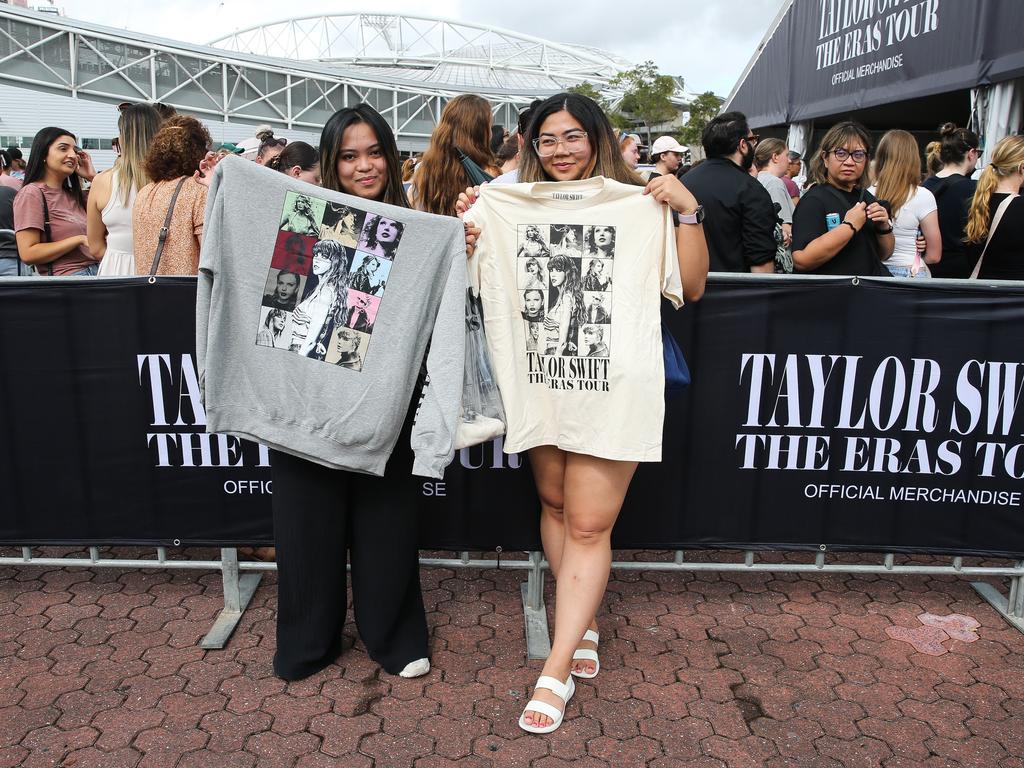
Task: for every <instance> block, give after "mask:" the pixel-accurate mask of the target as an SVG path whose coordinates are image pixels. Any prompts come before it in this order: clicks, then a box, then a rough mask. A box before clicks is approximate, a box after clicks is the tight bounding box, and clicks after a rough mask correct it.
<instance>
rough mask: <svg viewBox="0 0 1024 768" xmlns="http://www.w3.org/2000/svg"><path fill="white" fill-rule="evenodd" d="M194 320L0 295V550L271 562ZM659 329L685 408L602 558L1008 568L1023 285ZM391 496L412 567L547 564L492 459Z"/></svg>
mask: <svg viewBox="0 0 1024 768" xmlns="http://www.w3.org/2000/svg"><path fill="white" fill-rule="evenodd" d="M194 301H195V282H194V280H192V279H189V278H163V279H160V280H158V281H157V282H156V284H154V285H149V284H148V283H147V282H146V281H145V280H141V279H140V280H102V279H95V278H94V279H89V280H72V279H60V280H54V279H38V280H31V279H3V280H0V323H2V327H3V329H4V333H3V337H2V339H3V341H2V346H0V435H2V438H0V542H2V543H7V544H22V543H34V544H44V543H51V544H56V543H66V544H80V543H107V544H114V543H145V544H153V543H157V544H173V543H175V542H180V543H181V544H229V543H250V542H253V543H255V542H264V541H269V540H271V538H272V532H271V530H270V514H269V507H270V505H269V500H270V493H271V491H272V489H271V487H270V483H269V480H270V478H269V470H268V467H267V463H268V461H267V455H266V452H265V450H264V449H262V448H261V447H260V446H256V445H252V444H249V443H244V442H242V441H238V440H236V439H234V438H229V437H225V436H218V435H207V434H206V433H205V430H204V425H203V421H204V416H203V411H202V407H201V405H200V403H199V400H198V382H197V377H196V371H195V366H194V359H193V356H192V351H193V344H194V328H195V326H194ZM666 319H667V320H668V322H669V323H670V326H671V328H672V330H673V332H674V333H675V334H676V337H677V338H678V340H679V342H680V345H681V346H682V348H683V349H684V351H685V352H686V354H687V358H688V360H689V363H690V368H691V371H692V373H693V385H692V386H691V388H690V390H689V392H688V393H687V395H686V396H685V397H683V398H681V399H679V400H675V401H672V402H670V404H669V408H668V412H667V415H666V422H665V440H664V457H663V461H662V462H661V463H660V464H643V465H641V466H640V468H639V470H638V471H637V474H636V478H635V479H634V481H633V484H632V486H631V489H630V493H629V496H628V498H627V500H626V504H625V506H624V508H623V511H622V515H621V517H620V519H619V522H618V524H617V527H616V531H615V542H614V543H615V545H616V546H618V547H652V548H677V547H710V546H714V547H733V546H736V547H773V546H778V547H796V548H801V547H813V548H817V547H819V546H820V545H824V546H825V547H827V548H830V549H836V548H839V549H842V548H849V549H860V550H871V549H876V550H886V551H921V552H943V553H957V554H992V555H1007V556H1017V557H1019V556H1022V554H1024V519H1022V511H1024V499H1022V496H1024V484H1022V483H1021V479H1022V478H1024V435H1022V433H1024V418H1022V416H1021V411H1024V406H1022V404H1021V402H1020V401H1021V395H1022V390H1024V362H1022V361H1024V346H1022V344H1021V340H1022V335H1024V332H1022V331H1021V329H1022V328H1024V290H1022V287H1021V286H1020V285H1017V284H1004V285H1002V286H986V285H979V284H965V283H948V282H944V281H938V280H933V281H917V282H915V283H913V284H911V283H908V282H905V281H896V280H870V281H869V280H850V279H845V278H804V277H794V278H784V277H777V276H766V277H749V278H744V277H729V276H722V275H719V276H712V278H711V279H710V281H709V286H708V291H707V294H706V295H705V297H704V299H703V300H702V301H701V302H700V303H699V304H696V305H693V306H691V307H687V308H686V309H684V310H683V311H682V312H678V313H676V312H670V313H668V314H667V315H666ZM391 461H392V462H394V463H396V466H398V467H410V468H411V465H412V457H411V452H410V451H409V448H408V446H407V445H402V444H400V445H399V447H398V449H397V450H396V452H395V454H394V456H393V457H392V459H391ZM401 482H406V483H407V484H408V493H409V494H410V495H411V496H413V497H414V498H416V499H417V504H418V506H419V509H420V511H421V514H422V520H423V526H422V527H423V537H422V545H423V546H424V547H425V548H440V549H491V548H494V547H496V546H501V547H503V548H504V549H507V550H510V549H516V550H521V549H535V548H537V547H538V546H539V537H538V532H537V516H538V504H537V498H536V494H535V492H534V489H533V483H532V478H531V476H530V472H529V469H528V465H527V462H526V457H525V456H517V455H512V456H508V455H505V454H504V453H503V452H502V450H501V445H500V442H498V443H489V444H487V445H484V446H478V447H476V448H472V449H467V450H464V451H461V452H459V454H457V456H456V460H455V462H454V463H453V464H452V466H451V467H450V468H449V470H448V472H447V474H446V477H445V479H444V481H441V482H434V481H429V480H425V479H423V478H416V477H413V476H411V475H408V476H405V475H404V474H403V480H402V481H401Z"/></svg>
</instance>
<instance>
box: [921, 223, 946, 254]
mask: <svg viewBox="0 0 1024 768" xmlns="http://www.w3.org/2000/svg"><path fill="white" fill-rule="evenodd" d="M921 232H922V233H924V243H925V250H924V263H925V264H938V263H939V262H940V261H942V232H941V230H940V229H939V214H938V211H932V212H931V213H929V214H928V215H927V216H925V217H924V218H923V219H921Z"/></svg>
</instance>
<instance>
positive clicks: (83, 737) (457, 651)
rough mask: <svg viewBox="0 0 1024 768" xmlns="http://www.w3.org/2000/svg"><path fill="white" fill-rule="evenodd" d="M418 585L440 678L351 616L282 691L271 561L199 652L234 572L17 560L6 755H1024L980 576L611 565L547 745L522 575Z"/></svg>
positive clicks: (1023, 643) (634, 761)
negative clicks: (218, 638) (536, 727)
mask: <svg viewBox="0 0 1024 768" xmlns="http://www.w3.org/2000/svg"><path fill="white" fill-rule="evenodd" d="M617 556H620V557H621V556H629V557H634V558H636V559H649V558H651V557H658V556H659V555H657V554H653V553H618V554H617ZM422 578H423V590H424V597H425V600H426V604H427V606H428V620H429V623H430V626H431V642H432V655H433V664H434V668H433V670H432V671H431V673H430V674H429V675H428V676H426V677H424V678H421V679H418V680H401V679H399V678H394V677H390V676H388V675H386V674H383V673H382V672H381V671H380V670H379V669H378V668H377V667H376V665H375V664H373V662H371V661H370V660H369V659H368V658H367V656H366V653H365V650H364V648H363V646H362V644H361V642H360V641H359V640H358V638H357V637H356V635H355V627H354V625H352V624H351V623H350V624H349V625H348V626H347V627H346V628H345V633H346V636H347V637H346V641H345V648H346V650H345V652H344V654H343V656H342V657H341V659H340V660H339V664H337V665H334V666H331V667H329V668H328V669H326V670H324V671H323V672H321V673H319V674H318V675H316V676H314V677H313V678H310V679H308V680H305V681H300V682H296V683H285V682H283V681H281V680H278V679H276V678H275V677H274V676H273V673H272V670H271V659H272V656H273V651H274V615H275V613H274V611H275V605H276V593H275V586H274V585H275V576H274V575H273V574H267V575H265V576H264V580H263V584H262V585H261V586H260V588H259V590H258V591H257V593H256V596H255V597H254V599H253V601H252V604H251V605H250V607H249V609H248V611H247V612H246V614H245V615H244V616H243V618H242V621H241V624H240V626H239V628H238V630H237V631H236V633H235V635H234V637H233V638H232V639H231V642H230V644H229V645H228V647H227V648H225V649H224V650H220V651H208V652H204V651H202V650H201V649H199V648H198V647H197V642H198V639H199V638H200V637H202V635H203V634H204V633H205V631H206V630H207V628H208V627H209V624H210V622H211V621H212V618H213V617H214V616H215V615H216V613H217V610H218V609H219V607H220V605H221V592H220V579H219V576H218V575H217V574H210V573H203V572H190V571H184V572H183V571H137V570H136V571H132V570H112V569H96V570H89V569H82V568H44V567H36V566H32V567H24V568H17V569H15V568H0V768H7V767H8V766H10V767H11V768H14V767H15V766H17V767H19V768H21V767H26V768H28V767H34V766H47V767H48V768H56V767H57V766H61V767H62V768H121V767H122V766H124V767H125V768H150V767H151V766H152V767H154V768H155V767H158V766H168V768H190V767H192V766H196V767H201V768H217V767H218V766H225V767H226V768H259V767H261V766H268V767H269V768H292V767H293V766H302V767H303V768H322V767H327V766H342V767H343V768H363V767H366V768H401V767H402V766H408V767H409V768H442V767H445V766H460V767H461V768H506V767H508V768H516V767H518V766H521V767H522V768H562V767H565V768H568V766H574V767H576V768H600V767H606V766H612V767H614V768H627V767H629V766H637V767H638V768H678V767H681V766H701V767H705V768H721V767H722V766H728V767H729V768H740V767H741V766H751V767H752V768H755V767H756V768H761V767H762V766H768V767H770V768H776V767H778V768H782V767H783V766H787V767H789V768H817V767H819V766H820V767H821V768H826V767H833V766H840V767H850V768H854V767H857V768H859V767H860V766H865V767H868V766H882V767H883V768H910V767H911V766H945V767H946V768H954V767H956V766H960V767H962V768H1024V636H1022V635H1021V634H1020V633H1018V632H1017V631H1016V630H1014V629H1013V628H1011V627H1010V626H1009V625H1008V624H1006V623H1005V622H1004V621H1003V620H1002V618H1001V617H999V615H998V614H996V613H995V611H993V610H992V609H991V608H990V607H989V606H988V605H987V604H986V603H985V602H984V601H983V600H981V599H980V598H979V597H978V596H977V595H976V594H975V593H974V592H973V590H972V589H971V588H970V586H969V584H968V583H967V582H966V581H965V580H959V579H955V578H946V577H924V576H905V577H904V576H901V577H874V576H870V575H858V576H844V575H835V574H820V575H814V577H811V576H810V575H807V574H789V575H783V574H760V573H749V574H721V575H719V574H713V573H703V572H702V573H699V574H693V573H667V572H661V571H624V572H616V573H615V574H613V576H612V580H611V583H610V584H609V589H608V594H607V596H606V598H605V603H604V606H603V608H602V611H601V615H600V617H599V620H598V623H599V624H600V629H601V650H600V653H601V673H600V675H599V676H598V678H597V679H596V680H593V681H580V682H579V683H578V689H579V690H578V694H577V696H576V698H575V699H574V700H573V701H572V702H571V703H570V704H569V707H568V712H567V718H566V722H565V724H564V725H563V726H562V728H561V729H560V730H559V731H558V732H557V733H555V734H552V735H550V736H547V737H537V736H530V735H527V734H523V733H522V732H521V731H520V730H519V729H518V727H517V726H516V720H517V718H518V717H519V713H520V711H521V708H522V706H523V704H524V703H525V702H526V700H527V698H528V694H529V690H530V686H531V685H532V683H533V681H534V680H535V678H536V677H537V675H538V673H539V670H540V666H541V664H540V662H529V663H528V662H527V661H526V660H525V648H524V640H523V618H522V613H521V608H520V604H519V584H520V582H521V581H522V579H523V578H524V574H523V572H522V571H512V570H493V571H479V570H473V571H470V570H451V569H445V568H430V569H424V571H423V576H422ZM548 581H549V583H548V584H547V589H548V601H549V607H550V604H551V602H552V601H553V595H552V584H551V583H550V580H548ZM922 617H923V619H922ZM922 622H925V623H922ZM975 623H977V625H978V626H977V627H975V626H974V624H975ZM926 624H927V626H926ZM904 639H909V640H911V641H912V642H913V644H912V643H911V642H904ZM922 639H924V640H926V641H928V640H930V641H932V642H931V644H929V642H922ZM936 643H937V646H936ZM938 649H941V653H940V654H939V655H930V654H931V653H936V652H937V651H938Z"/></svg>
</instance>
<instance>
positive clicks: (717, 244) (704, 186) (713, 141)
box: [686, 112, 776, 272]
mask: <svg viewBox="0 0 1024 768" xmlns="http://www.w3.org/2000/svg"><path fill="white" fill-rule="evenodd" d="M757 140H758V137H757V136H756V135H753V134H751V133H750V128H749V126H748V125H747V118H746V116H745V115H744V114H743V113H742V112H726V113H725V114H724V115H719V116H718V117H716V118H715V119H714V120H712V121H711V122H710V123H708V124H707V127H706V128H705V129H704V133H703V135H702V136H701V143H702V144H703V145H704V152H705V153H706V154H707V157H708V159H707V160H705V161H704V162H703V163H701V164H700V165H698V166H697V167H695V168H694V169H693V170H691V171H689V172H688V173H687V174H686V187H687V189H689V190H690V191H691V192H692V193H693V195H694V197H696V198H697V202H698V203H700V204H701V205H703V206H704V211H705V219H704V236H705V237H706V238H707V242H708V254H709V256H710V265H711V271H712V272H774V271H775V248H776V246H775V220H776V214H775V206H774V205H773V204H772V199H771V197H770V196H769V195H768V192H767V190H765V188H764V187H763V186H761V184H760V182H758V180H757V179H755V178H753V177H752V176H750V174H749V170H750V166H751V165H752V164H753V162H754V147H756V146H757Z"/></svg>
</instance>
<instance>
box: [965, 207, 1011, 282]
mask: <svg viewBox="0 0 1024 768" xmlns="http://www.w3.org/2000/svg"><path fill="white" fill-rule="evenodd" d="M1015 197H1017V195H1007V196H1006V199H1005V200H1003V202H1001V203H1000V204H999V207H998V208H996V215H995V216H993V217H992V226H990V227H989V228H988V237H987V238H986V239H985V247H984V248H983V249H982V251H981V256H979V257H978V263H977V264H975V265H974V271H973V272H971V278H970V279H971V280H977V279H978V275H979V274H980V273H981V263H982V262H983V261H984V260H985V254H986V253H987V252H988V246H989V244H990V243H991V242H992V235H994V234H995V233H996V227H998V226H999V222H1000V221H1002V219H1003V214H1004V213H1006V209H1007V208H1009V207H1010V203H1012V202H1013V199H1014V198H1015Z"/></svg>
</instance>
